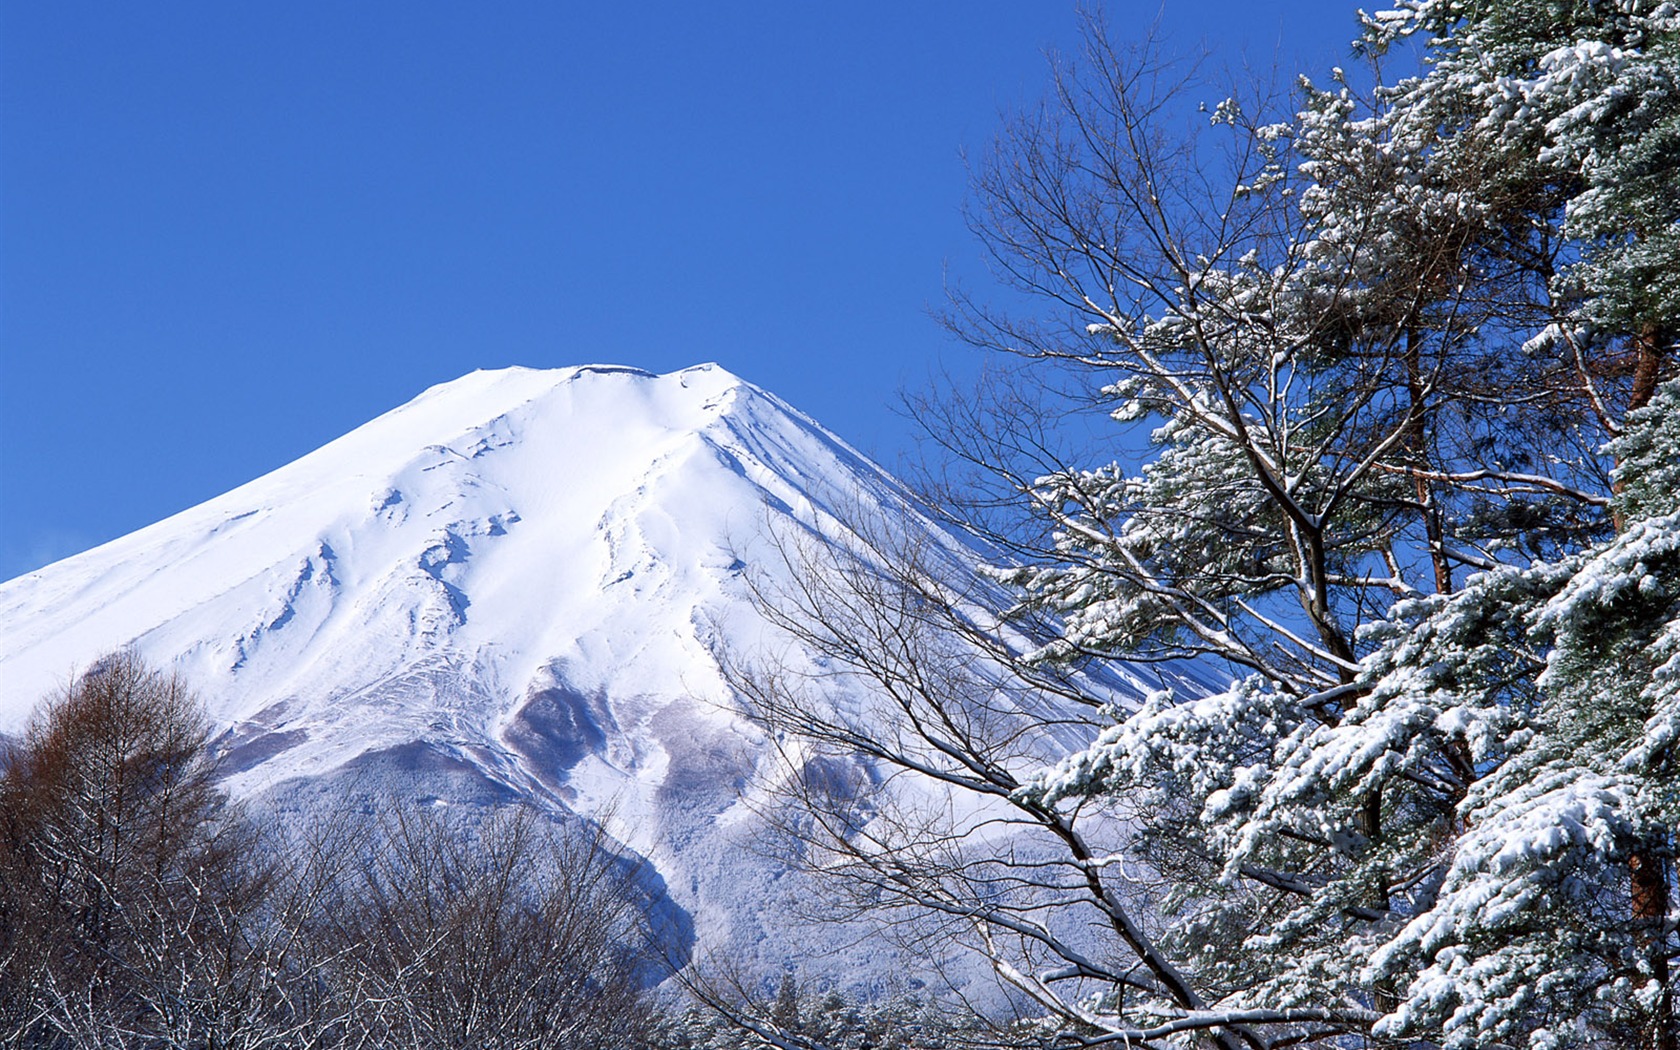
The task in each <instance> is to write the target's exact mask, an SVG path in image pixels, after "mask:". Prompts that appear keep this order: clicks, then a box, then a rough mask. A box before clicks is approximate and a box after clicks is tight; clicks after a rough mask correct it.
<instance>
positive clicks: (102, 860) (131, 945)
mask: <svg viewBox="0 0 1680 1050" xmlns="http://www.w3.org/2000/svg"><path fill="white" fill-rule="evenodd" d="M208 740H209V735H208V726H207V724H206V722H205V719H204V715H203V713H202V711H201V709H200V707H199V706H198V702H197V701H196V699H195V698H194V697H193V696H192V694H191V693H190V692H189V691H188V690H187V689H186V688H185V687H184V686H183V684H182V683H181V682H180V681H179V680H178V679H176V678H173V677H169V676H165V675H163V674H160V673H159V672H157V671H155V670H152V669H150V668H148V667H147V666H146V665H145V664H144V663H143V662H142V661H141V660H140V659H139V658H138V657H136V656H134V655H133V654H131V653H119V654H116V655H113V656H109V657H106V658H105V659H103V660H101V661H99V662H98V663H97V664H96V665H95V666H94V667H93V668H92V669H91V670H90V671H88V672H87V673H86V674H84V675H83V676H81V677H80V678H79V679H78V680H77V681H76V682H75V683H74V684H73V685H72V686H71V687H69V688H68V689H66V690H65V691H64V692H62V693H61V694H59V695H57V696H55V697H52V698H49V699H48V700H47V701H46V702H45V703H44V704H43V705H42V707H41V709H40V710H39V711H38V712H37V714H36V715H35V717H34V718H33V720H32V721H31V723H30V724H29V727H28V729H27V731H26V732H25V734H24V736H23V738H22V739H21V741H19V742H18V743H17V744H16V745H15V746H14V747H13V748H12V749H11V750H10V753H9V754H8V755H7V756H6V762H5V769H4V773H3V775H0V1045H4V1046H8V1047H18V1048H31V1050H34V1048H41V1050H47V1048H85V1047H109V1048H125V1050H126V1048H139V1047H144V1048H148V1050H164V1048H194V1050H211V1048H217V1050H221V1048H229V1050H232V1048H241V1047H243V1048H257V1047H297V1048H312V1047H319V1048H327V1047H334V1048H351V1047H382V1048H384V1047H391V1048H395V1047H416V1048H418V1047H426V1048H438V1047H461V1048H467V1047H486V1048H490V1047H502V1048H540V1047H557V1048H558V1047H564V1048H568V1050H619V1048H632V1047H643V1046H647V1045H649V1044H647V1043H646V1042H645V1041H644V1040H645V1039H646V1038H647V1037H648V1035H649V1032H650V1023H651V1020H652V1018H653V1008H652V1005H653V1004H652V1003H651V1001H650V999H649V992H648V988H647V983H648V982H647V981H646V979H645V978H646V968H647V967H648V965H649V963H650V961H651V960H653V959H654V958H655V957H656V955H655V951H654V948H653V945H652V943H651V942H650V940H649V938H648V933H647V929H646V925H645V923H643V922H642V921H641V908H642V906H643V904H644V902H643V901H642V899H641V896H640V894H639V892H638V891H637V889H636V886H635V883H634V880H633V878H632V876H633V870H632V868H631V867H630V866H629V865H627V864H626V862H625V861H624V860H623V858H621V857H619V856H618V855H616V854H615V853H614V852H613V851H612V850H610V849H609V848H607V844H606V841H605V839H604V837H603V836H601V835H600V834H599V833H591V832H583V831H578V830H576V829H570V830H568V829H562V828H557V827H555V826H554V825H552V824H550V823H548V822H547V821H545V820H544V819H542V818H540V817H538V816H537V815H535V814H534V813H533V812H532V811H529V810H524V809H514V810H510V811H507V812H502V813H498V814H494V815H491V816H489V817H487V818H485V819H483V820H478V821H473V822H464V821H461V820H452V819H449V818H447V817H445V816H441V815H439V814H437V813H436V812H434V811H431V810H426V809H417V808H413V807H408V808H405V807H403V806H400V805H397V804H395V803H393V804H391V805H390V806H389V807H387V809H386V810H385V812H382V813H378V814H372V815H366V816H363V815H351V816H346V817H342V818H338V819H332V818H325V815H317V816H320V817H323V819H321V820H320V821H318V822H317V823H314V824H312V825H310V826H309V827H306V828H295V827H294V828H280V827H269V826H266V825H265V824H261V823H259V822H257V821H256V820H254V819H253V818H251V817H250V816H249V815H248V814H247V813H246V812H245V811H243V810H242V809H241V808H240V807H239V806H237V805H235V804H234V803H232V802H230V801H229V799H228V798H227V796H226V795H225V794H224V793H223V792H222V791H221V789H220V788H219V787H218V786H217V783H216V766H215V762H214V759H213V756H212V755H211V753H210V749H209V747H208V746H207V745H208Z"/></svg>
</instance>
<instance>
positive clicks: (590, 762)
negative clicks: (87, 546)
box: [0, 365, 968, 971]
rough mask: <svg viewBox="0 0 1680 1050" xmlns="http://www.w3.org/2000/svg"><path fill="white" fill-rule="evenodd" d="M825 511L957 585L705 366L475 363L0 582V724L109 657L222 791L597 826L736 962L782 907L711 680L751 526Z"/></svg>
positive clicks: (909, 524)
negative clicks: (239, 479) (122, 664)
mask: <svg viewBox="0 0 1680 1050" xmlns="http://www.w3.org/2000/svg"><path fill="white" fill-rule="evenodd" d="M836 502H839V503H843V504H844V506H845V508H846V510H847V512H848V515H852V516H855V515H862V516H863V517H864V518H865V519H873V520H877V521H882V522H890V523H891V525H890V527H892V528H895V529H904V530H909V531H910V532H912V533H915V534H917V535H919V536H921V537H923V539H924V540H925V542H926V544H928V545H931V546H932V547H933V548H935V549H938V550H942V551H944V552H945V555H946V558H947V560H948V561H949V563H950V564H951V566H952V571H953V572H963V571H968V570H966V569H965V568H963V566H964V564H965V563H966V554H965V552H964V551H963V548H962V547H961V545H960V544H959V543H957V541H955V540H953V539H951V538H950V537H948V536H945V535H944V534H942V533H940V532H939V531H938V530H937V529H936V528H934V527H933V526H932V524H931V523H929V522H927V521H925V520H923V519H920V518H919V517H918V516H916V515H915V514H914V513H913V512H911V511H909V510H908V509H907V508H908V504H907V503H906V502H904V501H903V499H902V496H901V493H900V492H899V490H898V488H897V486H896V484H895V483H894V482H893V481H892V479H891V478H889V477H888V476H887V475H885V474H884V473H883V472H882V471H880V470H879V468H877V467H875V466H873V465H872V464H870V463H869V462H868V461H867V460H865V459H863V458H862V457H861V456H859V455H857V454H856V453H855V452H853V451H852V450H851V449H849V448H848V447H847V446H846V445H844V444H843V443H842V442H840V441H839V440H837V439H836V438H834V437H833V436H832V435H831V434H829V433H828V432H827V431H825V430H823V429H822V428H821V427H819V426H817V425H816V424H815V423H813V422H812V421H811V420H809V419H807V418H806V417H804V416H802V415H800V414H799V413H797V412H795V411H794V410H792V409H791V408H789V407H788V406H787V405H785V404H783V403H782V402H781V401H779V400H777V399H776V398H775V397H773V396H771V395H769V394H767V393H765V392H763V391H761V390H759V389H758V388H756V387H753V386H752V385H750V384H748V383H745V382H742V381H741V380H739V379H737V378H735V377H734V376H732V375H730V374H729V373H728V372H726V371H724V370H723V369H721V368H718V367H716V366H713V365H702V366H699V367H696V368H690V369H686V370H684V371H680V372H675V373H671V374H669V375H663V376H656V375H652V374H649V373H646V372H641V371H638V370H635V369H628V368H615V367H602V366H589V367H580V368H570V369H559V370H553V371H535V370H529V369H518V368H515V369H506V370H501V371H493V372H476V373H473V374H472V375H469V376H466V377H464V378H462V379H460V380H457V381H455V382H452V383H447V384H443V385H441V386H438V387H434V388H432V389H431V390H428V391H426V392H425V393H424V394H422V395H420V396H419V397H418V398H416V399H415V400H413V401H411V402H410V403H408V404H406V405H404V406H402V407H400V408H398V409H396V410H394V411H392V412H390V413H387V414H386V415H384V416H381V417H379V418H378V419H376V420H374V421H372V422H370V423H368V424H366V425H365V426H363V427H360V428H358V429H357V430H355V431H353V432H351V433H350V434H347V435H345V436H344V437H342V438H340V439H338V440H337V441H334V442H332V443H330V444H328V445H326V446H324V447H322V448H321V449H319V450H317V451H315V452H313V453H311V454H309V455H307V456H305V457H303V458H302V459H300V460H298V461H296V462H294V463H292V464H290V465H288V466H286V467H283V468H281V469H279V470H277V471H274V472H273V473H271V474H268V475H266V476H264V477H262V478H259V479H257V480H255V481H253V482H251V483H249V484H247V485H244V486H241V487H240V488H237V489H235V490H233V491H231V492H229V493H227V494H225V495H223V496H220V497H217V498H216V499H213V500H210V501H208V502H206V503H204V504H202V505H200V506H198V507H194V508H192V509H191V510H188V511H185V512H183V513H181V514H178V515H175V516H174V517H171V518H169V519H167V520H165V521H162V522H159V523H158V524H156V525H153V526H150V527H148V528H145V529H142V530H140V531H138V532H136V533H133V534H131V535H129V536H126V537H123V538H122V539H119V540H116V541H114V542H112V543H109V544H106V545H104V546H102V547H99V548H97V549H94V550H91V551H88V552H86V553H84V554H81V555H78V556H76V557H73V558H69V559H66V560H65V561H62V562H59V563H57V564H55V565H51V566H48V567H46V568H44V569H41V570H39V571H37V572H33V573H30V574H28V575H26V576H23V577H20V578H18V579H15V580H12V581H10V582H8V583H5V584H3V585H0V732H5V733H15V732H17V731H18V730H19V729H20V728H21V727H22V725H23V724H24V722H25V721H26V719H27V717H28V712H29V710H30V709H31V707H32V706H33V704H34V703H35V702H36V701H37V700H38V698H39V697H41V696H42V695H44V694H45V693H46V692H48V691H49V690H50V689H52V688H53V687H55V686H57V685H61V684H63V683H64V682H65V681H67V680H68V678H69V677H70V675H71V674H72V673H73V672H74V671H75V670H76V669H77V668H78V667H82V666H85V665H86V664H87V663H88V662H89V661H90V660H91V659H93V658H94V657H96V656H98V655H99V654H100V653H103V652H106V651H109V650H111V649H113V648H117V647H120V646H130V645H131V646H133V647H134V648H136V649H137V650H138V651H140V652H141V653H142V654H143V655H145V656H146V657H148V658H149V659H150V660H151V661H152V662H154V663H156V664H158V665H161V666H166V667H169V666H173V667H174V668H176V669H178V670H179V671H180V672H181V673H182V674H183V675H184V676H185V677H186V678H187V679H188V680H189V681H190V682H191V683H192V684H193V685H194V686H195V688H197V689H198V690H199V692H200V693H201V694H202V695H203V697H204V698H205V700H206V702H207V704H208V706H209V712H210V715H211V717H212V719H213V720H214V722H215V723H216V725H217V727H218V729H219V730H220V731H221V733H222V735H221V737H220V739H219V745H220V746H221V748H222V749H223V752H224V761H225V768H226V769H227V770H228V780H227V783H228V786H229V788H230V789H231V790H232V791H233V792H235V793H236V794H238V795H242V796H247V797H253V798H260V799H267V800H268V801H269V802H270V803H272V804H274V805H276V806H278V807H279V808H281V809H297V810H300V811H311V810H315V809H320V808H326V809H331V808H333V807H335V806H343V805H345V804H347V803H346V801H345V800H346V799H348V798H352V797H354V796H355V795H356V794H357V793H358V792H361V793H363V794H367V793H371V792H374V791H376V790H377V791H397V792H398V793H402V794H408V795H412V796H414V797H419V798H422V799H426V800H429V801H432V802H435V803H436V804H440V805H457V806H461V805H486V804H494V803H495V802H496V801H497V800H505V799H508V798H514V797H520V798H526V799H533V800H536V801H538V802H540V803H542V804H544V805H546V806H548V807H549V808H550V809H551V810H553V811H555V812H557V813H564V812H575V813H578V814H581V815H583V816H584V817H587V818H591V819H600V820H603V821H604V822H605V823H606V826H607V827H608V828H609V830H610V831H611V832H612V833H613V834H614V835H615V836H617V837H618V838H619V839H620V840H621V841H622V842H623V843H624V844H625V845H626V846H627V847H629V848H630V849H631V850H634V851H636V852H637V853H639V854H641V855H643V856H645V857H646V858H648V859H649V861H650V862H651V865H652V867H653V869H655V870H656V871H657V873H658V874H659V875H660V876H662V878H663V880H664V883H663V889H664V890H666V891H668V892H669V895H670V898H671V900H672V901H674V902H675V904H676V906H677V907H678V908H680V909H682V911H683V913H684V915H683V916H681V919H682V921H683V922H686V921H688V917H690V916H692V917H693V918H694V919H695V920H696V921H697V925H698V927H699V936H700V938H701V940H702V942H703V943H711V944H714V945H723V944H731V945H734V946H735V947H736V949H740V947H741V946H742V945H744V944H746V945H750V944H752V943H754V942H760V941H768V940H772V939H774V938H772V937H771V936H770V935H769V934H768V933H766V932H765V931H766V926H767V924H768V922H769V921H770V920H769V919H768V918H767V916H768V915H771V914H772V913H775V912H777V911H778V910H779V909H780V908H781V906H782V905H781V903H778V901H777V899H776V898H777V896H778V894H781V895H787V894H794V893H797V892H798V891H797V889H796V888H795V886H794V883H793V882H791V881H785V880H783V879H782V874H783V873H782V872H781V871H779V870H778V869H777V868H776V866H775V865H774V863H773V862H771V861H768V860H765V859H763V858H758V857H756V856H752V855H750V853H749V852H748V851H743V850H741V849H740V848H739V847H740V841H739V835H740V834H742V833H743V829H750V825H751V824H752V822H753V821H752V816H751V814H750V812H749V810H748V808H747V807H746V805H745V804H744V803H743V802H742V801H741V798H740V795H741V793H742V791H743V790H750V785H751V783H752V778H753V774H754V773H755V771H757V770H758V769H759V768H760V766H761V763H763V762H765V761H766V760H767V759H768V756H769V753H770V749H769V748H768V747H767V746H766V741H764V740H763V739H762V735H761V734H760V733H759V732H758V731H757V730H756V729H755V728H754V727H753V726H752V725H750V724H749V723H748V722H746V721H745V720H744V719H742V718H741V717H740V715H739V712H738V709H737V707H736V705H735V703H734V699H733V697H732V694H731V692H730V690H729V688H728V686H727V685H726V683H725V680H724V677H723V674H722V672H721V670H720V659H721V658H722V656H723V654H724V653H725V652H731V653H750V652H752V651H754V649H755V648H756V647H757V646H759V644H760V643H761V642H763V641H765V640H766V631H767V630H768V629H767V628H766V626H765V625H764V623H763V621H762V620H761V619H760V618H759V617H758V615H757V614H756V613H755V612H754V610H753V608H752V605H751V602H750V601H749V600H748V592H747V588H746V585H745V580H744V574H745V573H746V572H747V571H748V568H749V566H752V567H754V568H758V567H761V566H764V567H767V566H769V565H771V564H773V563H774V559H773V558H765V557H762V556H763V555H764V554H766V553H767V552H766V544H767V543H769V542H770V541H769V539H768V536H769V535H771V534H773V533H777V532H780V533H781V534H786V533H787V531H788V530H812V531H813V532H814V533H815V534H818V535H835V534H837V533H838V530H839V529H840V528H841V526H840V525H839V523H838V521H837V520H836V518H835V516H834V514H833V513H832V512H833V511H834V510H835V509H837V508H836V507H835V506H833V505H832V504H834V503H836ZM778 936H780V935H778ZM766 950H770V949H769V948H766ZM829 954H830V961H831V963H832V964H833V965H834V966H835V967H836V969H837V971H838V970H839V969H840V968H843V967H849V966H852V965H853V961H850V957H849V956H848V954H847V953H845V952H838V951H836V952H830V953H829ZM875 965H877V966H878V965H880V963H879V961H878V960H877V962H876V964H875Z"/></svg>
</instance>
